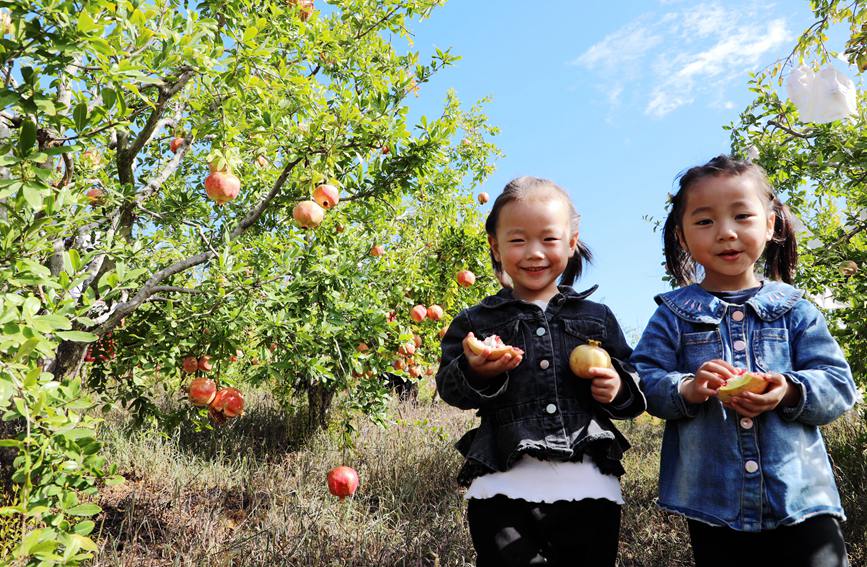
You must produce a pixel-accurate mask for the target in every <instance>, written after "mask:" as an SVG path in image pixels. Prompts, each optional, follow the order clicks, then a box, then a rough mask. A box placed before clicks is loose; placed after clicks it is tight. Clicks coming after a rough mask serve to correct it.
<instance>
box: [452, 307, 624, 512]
mask: <svg viewBox="0 0 867 567" xmlns="http://www.w3.org/2000/svg"><path fill="white" fill-rule="evenodd" d="M532 303H534V304H535V305H537V306H539V307H540V308H541V309H542V311H544V310H545V309H546V308H547V307H548V302H547V301H533V302H532ZM498 494H502V495H504V496H506V497H508V498H520V499H522V500H526V501H527V502H547V503H551V502H556V501H557V500H576V501H577V500H583V499H585V498H602V499H605V500H611V501H612V502H615V503H617V504H623V494H622V492H621V489H620V479H618V478H617V477H616V476H614V475H610V474H602V472H600V470H599V468H598V467H597V466H596V465H595V464H593V462H592V461H591V460H590V458H589V457H588V456H586V455H585V456H584V459H583V460H582V461H580V462H562V461H542V460H540V459H537V458H535V457H531V456H529V455H522V456H521V457H520V458H519V459H518V460H517V461H516V462H515V464H514V465H513V466H512V468H510V469H509V470H507V471H504V472H494V473H489V474H486V475H482V476H479V477H476V478H475V479H473V481H472V483H471V484H470V487H469V489H467V493H466V494H465V495H464V498H465V499H467V500H469V499H470V498H492V497H494V496H496V495H498Z"/></svg>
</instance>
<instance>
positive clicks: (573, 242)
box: [569, 230, 578, 254]
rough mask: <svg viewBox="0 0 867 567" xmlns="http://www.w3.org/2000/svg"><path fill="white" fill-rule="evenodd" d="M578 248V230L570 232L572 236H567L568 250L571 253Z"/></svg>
mask: <svg viewBox="0 0 867 567" xmlns="http://www.w3.org/2000/svg"><path fill="white" fill-rule="evenodd" d="M577 248H578V231H577V230H576V231H575V232H573V233H572V236H571V237H570V238H569V252H571V253H572V254H574V253H575V250H576V249H577Z"/></svg>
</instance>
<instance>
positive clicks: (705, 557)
mask: <svg viewBox="0 0 867 567" xmlns="http://www.w3.org/2000/svg"><path fill="white" fill-rule="evenodd" d="M687 523H688V524H689V537H690V539H691V540H692V554H693V557H694V558H695V564H696V567H716V566H717V565H719V566H720V567H722V566H725V567H731V566H732V565H737V566H738V567H751V566H753V565H755V566H757V567H759V566H761V567H771V566H772V565H781V566H785V567H847V566H848V565H849V561H848V559H847V558H846V544H845V541H844V540H843V531H842V530H841V529H840V522H838V521H837V518H834V517H833V516H828V515H821V516H814V517H812V518H808V519H807V520H804V521H803V522H801V523H798V524H794V525H792V526H782V527H779V528H777V529H774V530H766V531H762V532H739V531H737V530H733V529H730V528H725V527H717V526H709V525H707V524H703V523H701V522H696V521H694V520H689V521H688V522H687ZM769 561H770V563H769Z"/></svg>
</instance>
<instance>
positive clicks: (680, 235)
mask: <svg viewBox="0 0 867 567" xmlns="http://www.w3.org/2000/svg"><path fill="white" fill-rule="evenodd" d="M674 234H675V235H676V236H677V241H678V242H679V243H680V247H681V248H683V249H684V251H686V253H687V254H689V247H688V246H687V245H686V239H685V238H684V237H683V231H682V230H681V229H680V226H676V227H674Z"/></svg>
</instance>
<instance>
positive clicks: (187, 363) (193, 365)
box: [182, 356, 199, 374]
mask: <svg viewBox="0 0 867 567" xmlns="http://www.w3.org/2000/svg"><path fill="white" fill-rule="evenodd" d="M182 366H183V368H184V372H186V373H187V374H192V373H194V372H195V371H196V370H198V369H199V361H198V359H197V358H196V357H195V356H185V357H184V361H183V363H182Z"/></svg>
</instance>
